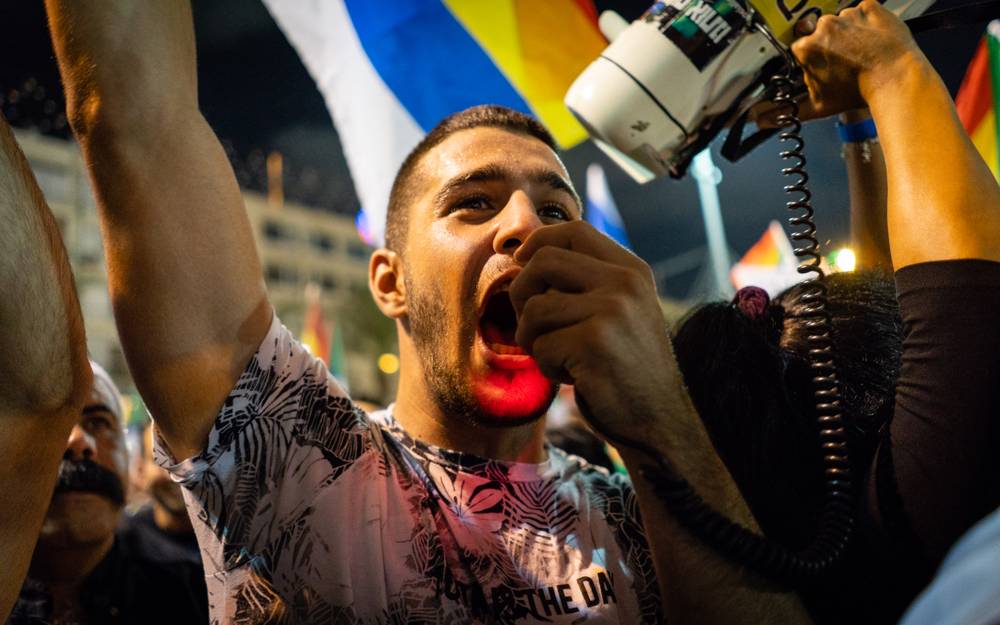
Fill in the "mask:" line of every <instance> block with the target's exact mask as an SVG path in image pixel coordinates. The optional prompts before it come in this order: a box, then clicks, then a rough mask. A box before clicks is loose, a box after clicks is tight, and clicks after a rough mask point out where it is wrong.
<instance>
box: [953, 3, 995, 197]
mask: <svg viewBox="0 0 1000 625" xmlns="http://www.w3.org/2000/svg"><path fill="white" fill-rule="evenodd" d="M998 101H1000V21H996V20H994V21H993V22H990V24H989V26H987V28H986V33H985V34H984V35H983V38H982V40H981V41H980V42H979V48H977V49H976V54H975V56H973V57H972V62H971V63H970V64H969V68H968V69H967V70H966V72H965V78H964V79H963V80H962V86H961V87H960V88H959V90H958V96H957V97H956V98H955V107H956V108H957V109H958V117H959V119H961V120H962V125H963V126H965V130H966V132H968V133H969V136H970V137H971V138H972V143H973V144H975V146H976V149H977V150H979V153H980V154H981V155H982V156H983V160H985V161H986V164H987V165H989V168H990V170H991V171H992V172H993V176H994V177H995V178H997V179H998V180H1000V153H998V152H997V145H998V140H997V130H998V128H997V116H996V104H997V102H998Z"/></svg>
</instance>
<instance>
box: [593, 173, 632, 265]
mask: <svg viewBox="0 0 1000 625" xmlns="http://www.w3.org/2000/svg"><path fill="white" fill-rule="evenodd" d="M583 215H584V218H585V219H586V220H587V221H588V222H589V223H590V225H592V226H594V227H595V228H597V229H598V230H600V231H601V232H603V233H604V234H606V235H608V236H609V237H611V238H612V239H614V240H615V241H618V243H619V244H620V245H621V246H622V247H624V248H626V249H632V246H631V245H630V244H629V242H628V233H626V232H625V222H624V221H622V216H621V214H620V213H619V212H618V207H617V206H615V200H614V198H613V197H611V189H609V188H608V179H607V177H606V176H605V175H604V168H603V167H601V166H600V165H598V164H597V163H591V164H590V166H589V167H587V199H586V208H585V209H584V212H583Z"/></svg>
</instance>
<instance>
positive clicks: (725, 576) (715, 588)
mask: <svg viewBox="0 0 1000 625" xmlns="http://www.w3.org/2000/svg"><path fill="white" fill-rule="evenodd" d="M668 379H669V380H670V382H668V383H667V384H665V385H664V393H663V400H664V402H665V405H664V408H665V414H669V417H666V416H665V417H663V418H661V419H655V420H650V421H649V424H648V430H646V431H644V432H643V435H644V437H643V438H644V441H645V442H646V443H653V448H654V449H656V450H658V451H659V453H660V455H661V456H662V457H665V458H669V459H670V461H671V463H672V464H673V466H674V469H675V470H676V471H677V472H678V474H680V475H683V476H684V477H685V478H686V479H687V480H688V482H689V483H691V485H692V487H693V488H694V490H695V492H697V493H698V494H699V495H700V496H701V497H702V498H703V499H704V500H705V501H706V502H707V503H708V504H709V505H711V506H712V507H713V508H714V509H716V510H718V511H719V512H721V513H722V514H724V515H725V516H726V517H728V518H729V519H731V520H732V521H734V522H736V523H739V524H740V525H742V526H743V527H746V528H748V529H750V530H752V531H754V532H755V533H758V534H759V533H761V530H760V527H759V526H758V524H757V521H756V519H755V518H754V517H753V514H752V513H751V512H750V508H749V507H748V506H747V504H746V502H745V501H744V499H743V497H742V495H741V493H740V491H739V488H738V487H737V486H736V482H735V481H734V480H733V478H732V475H730V473H729V471H728V470H727V469H726V466H725V464H723V462H722V460H721V459H720V458H719V456H718V454H717V453H716V452H715V448H714V446H713V445H712V441H711V440H710V438H709V436H708V432H707V431H706V430H705V427H704V426H703V425H702V422H701V419H700V418H699V417H698V413H697V411H696V410H695V408H694V406H693V404H692V403H691V400H690V397H689V396H688V393H687V390H686V389H685V388H684V385H683V383H682V382H681V375H680V373H679V371H678V370H677V367H676V364H675V365H674V368H673V372H672V375H670V376H668ZM618 449H619V451H620V452H621V454H622V458H623V459H624V460H625V465H626V467H627V468H628V470H629V474H630V475H631V476H632V478H633V484H634V486H635V490H636V495H637V497H638V499H639V507H640V509H641V511H642V517H643V526H644V527H645V529H646V535H647V537H648V539H649V542H650V547H651V548H652V551H653V558H654V562H655V565H656V573H657V577H658V580H659V582H660V593H661V596H662V597H663V604H664V607H665V608H666V611H667V622H669V623H681V624H683V623H705V624H716V623H717V624H719V625H722V624H725V623H734V622H737V621H738V622H739V623H742V624H745V625H751V624H754V623H761V624H764V623H783V624H785V625H795V624H807V623H811V620H810V619H809V616H808V614H807V613H806V611H805V608H804V607H803V606H802V603H801V601H800V600H799V598H798V595H796V594H795V593H794V592H792V591H790V590H789V589H788V588H786V587H779V586H776V585H773V584H770V583H768V582H767V581H766V580H763V579H760V578H757V577H755V576H754V575H753V574H751V573H749V572H747V571H745V570H743V569H741V568H740V567H738V566H735V565H733V564H732V563H731V562H729V561H727V560H725V559H723V558H722V557H721V556H719V555H718V554H717V553H715V552H714V551H713V550H712V549H710V548H709V547H707V546H705V545H704V544H703V543H701V542H700V541H699V540H698V539H696V538H695V537H693V536H692V535H691V533H690V532H689V531H688V530H686V529H685V528H683V527H681V526H680V525H679V524H678V523H677V521H676V520H675V519H674V516H673V513H672V512H671V511H670V508H669V507H668V506H667V505H666V504H665V503H664V502H663V500H662V499H660V497H659V496H658V495H657V494H656V493H655V492H654V489H653V485H652V484H650V483H649V482H648V481H647V480H646V479H645V478H644V477H642V475H641V473H640V467H641V466H643V465H652V464H654V463H655V461H656V459H655V458H648V457H645V456H644V454H643V452H641V451H639V450H636V449H634V448H630V447H627V446H620V447H619V448H618ZM693 572H697V574H692V573H693Z"/></svg>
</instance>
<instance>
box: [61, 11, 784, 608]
mask: <svg viewBox="0 0 1000 625" xmlns="http://www.w3.org/2000/svg"><path fill="white" fill-rule="evenodd" d="M46 4H47V6H48V10H49V16H50V22H51V29H52V34H53V39H54V42H55V47H56V51H57V55H58V58H59V62H60V67H61V70H62V75H63V80H64V82H65V85H66V88H67V96H68V105H69V114H70V117H71V120H72V123H73V127H74V130H75V132H76V133H77V136H78V137H79V139H80V143H81V145H82V147H83V150H84V154H85V157H86V159H87V161H88V163H89V165H90V171H91V173H92V175H93V178H94V183H95V187H96V189H97V194H98V201H99V207H100V213H101V219H102V224H103V232H104V235H105V242H106V248H107V258H108V274H109V281H110V288H111V295H112V299H113V302H114V307H115V315H116V318H117V321H118V326H119V331H120V334H121V338H122V342H123V346H124V348H125V351H126V354H127V357H128V361H129V366H130V368H131V370H132V372H133V375H134V378H135V381H136V384H137V386H138V387H139V389H140V391H141V392H142V394H143V397H144V399H145V401H146V404H147V405H148V406H149V409H150V411H151V413H152V414H153V417H154V418H155V420H156V424H157V428H158V431H159V433H160V435H161V441H160V442H161V445H162V451H163V454H162V462H163V463H164V464H165V465H167V466H168V468H169V470H170V471H171V472H172V474H173V475H174V477H175V479H177V480H178V481H180V482H181V484H182V485H183V486H184V487H185V493H186V497H187V500H188V505H189V509H190V510H191V512H192V515H193V516H194V517H195V521H194V523H195V530H196V532H197V533H198V537H199V542H200V545H201V549H202V555H203V559H204V561H205V569H206V570H205V573H206V576H207V579H208V584H209V595H210V598H209V602H210V606H211V611H212V618H213V622H218V623H234V624H235V623H240V624H244V623H246V624H250V623H265V622H266V623H319V622H324V623H327V622H337V623H467V622H491V623H527V622H540V621H544V622H555V623H570V622H576V621H580V620H587V621H588V622H595V623H597V622H600V623H629V624H632V623H656V622H660V621H661V620H662V619H663V612H664V611H665V613H666V615H667V617H669V620H671V621H672V622H675V623H679V622H694V621H697V622H699V623H731V622H737V621H738V622H741V623H753V622H770V623H773V622H782V623H791V622H797V621H798V620H799V619H800V618H802V612H801V608H800V606H799V604H798V602H797V600H796V599H795V597H794V595H791V594H788V593H781V592H778V591H776V590H775V589H774V588H771V587H768V586H766V585H764V584H762V583H760V580H755V582H756V583H748V582H749V581H750V580H748V575H747V574H746V573H745V572H743V571H740V570H738V569H737V568H735V567H732V566H730V565H729V564H727V563H726V562H724V561H722V560H721V559H720V558H718V557H717V556H716V555H714V554H713V553H711V552H710V551H708V550H707V549H705V548H704V547H702V546H700V545H699V544H697V543H696V541H694V540H693V539H691V538H690V537H689V536H688V535H687V534H685V533H684V532H683V531H682V530H681V529H680V528H679V527H678V526H677V525H676V524H675V522H674V521H673V519H672V518H671V516H670V514H669V512H668V510H667V509H666V508H665V507H664V506H663V504H662V503H661V502H660V501H659V500H657V498H656V496H655V495H654V494H653V493H652V491H651V489H650V486H649V485H648V484H646V483H644V482H643V481H641V480H640V481H637V482H636V484H635V485H634V487H633V484H632V483H630V482H629V480H628V479H624V478H620V477H610V476H608V475H607V474H606V473H604V472H602V471H599V470H597V469H594V468H591V467H589V466H587V465H586V464H584V463H581V462H580V461H579V460H578V459H576V458H573V457H569V456H567V455H566V454H564V453H562V452H560V451H559V450H558V449H554V448H552V447H548V446H546V444H545V442H544V439H543V430H544V423H543V422H542V419H541V417H542V415H543V414H544V413H545V411H546V409H547V408H548V406H549V403H550V402H551V401H552V399H553V396H554V392H555V384H556V382H559V381H561V382H572V383H573V384H574V385H575V388H576V392H577V394H578V397H579V398H580V400H581V402H582V403H583V404H585V405H586V407H587V416H588V418H589V419H590V420H591V422H592V424H593V425H594V426H595V427H596V428H597V429H598V430H599V431H601V432H603V433H605V434H606V435H608V436H609V437H611V438H612V439H614V438H640V437H641V438H642V439H643V440H644V441H645V442H646V443H647V444H649V445H651V446H652V447H653V448H655V449H656V450H657V451H658V452H659V453H660V454H662V455H664V456H667V457H669V458H670V460H671V462H672V463H673V465H674V466H675V467H676V468H677V470H678V471H680V472H681V473H683V474H684V475H685V476H686V477H687V479H688V480H689V481H690V482H692V483H693V484H694V486H695V487H696V488H697V489H698V491H699V492H700V494H701V495H702V496H703V497H704V498H705V499H706V500H708V501H709V502H710V503H712V504H713V505H714V506H715V507H716V508H718V509H720V510H722V511H723V512H724V513H725V514H727V515H729V516H730V517H731V518H734V519H736V520H737V521H739V522H741V523H743V524H745V525H747V526H748V527H756V525H755V523H754V520H753V518H752V516H751V515H750V514H749V512H748V510H747V508H746V506H745V504H744V503H743V501H742V500H741V498H740V497H739V493H738V490H737V489H736V487H735V485H734V483H733V481H732V479H731V477H730V476H729V474H728V473H727V472H726V469H725V467H724V465H723V464H722V463H721V461H720V460H719V458H718V457H717V456H716V454H715V452H714V450H713V448H712V445H711V442H710V440H709V438H708V436H707V434H706V433H705V430H704V428H703V427H702V425H701V423H700V421H699V420H698V418H697V415H696V414H695V413H694V411H693V410H692V409H691V407H690V403H689V401H688V400H687V396H686V395H685V393H684V391H683V387H682V384H681V382H680V377H679V374H678V372H677V367H676V364H675V362H674V359H673V354H672V351H671V347H670V341H669V336H668V333H667V329H666V327H665V324H664V321H663V319H662V316H661V313H660V308H659V305H658V302H657V297H656V291H655V287H654V283H653V280H652V276H651V272H650V270H649V268H648V267H647V266H646V265H645V263H643V262H642V261H641V260H640V259H638V258H637V257H635V256H633V255H632V254H630V253H629V252H627V251H626V250H624V249H623V248H621V247H619V246H618V245H616V244H615V243H614V242H612V241H611V240H609V239H607V238H606V237H604V236H602V235H600V234H599V233H597V232H596V231H595V230H593V229H592V228H591V227H589V226H588V225H586V224H585V223H584V222H582V221H581V206H580V202H579V198H578V197H577V195H576V193H575V192H574V190H573V188H572V186H571V184H570V181H569V176H568V175H567V173H566V169H565V168H564V167H563V165H562V163H561V162H560V160H559V158H558V156H557V155H556V152H555V150H554V145H553V142H552V139H551V137H550V136H549V134H548V133H547V132H546V131H545V130H544V128H542V127H541V126H540V125H539V124H538V123H537V122H536V121H535V120H533V119H531V118H529V117H527V116H524V115H522V114H519V113H516V112H514V111H510V110H507V109H503V108H499V107H477V108H474V109H470V110H468V111H464V112H462V113H459V114H457V115H455V116H453V117H451V118H449V119H446V120H444V121H443V122H442V123H441V125H439V126H438V127H437V128H436V129H435V130H434V131H432V132H431V133H430V134H429V135H428V136H427V138H426V139H425V140H424V141H423V142H422V143H421V144H420V145H419V146H418V147H417V148H416V149H415V150H414V152H413V153H412V154H411V155H410V157H409V158H408V159H407V161H406V163H405V164H404V165H403V167H402V168H401V170H400V172H399V175H398V176H397V179H396V181H395V184H394V189H393V193H392V199H391V206H390V207H389V211H388V212H389V218H388V223H387V230H388V241H387V247H386V248H385V249H380V250H377V251H376V252H374V254H373V255H372V258H371V263H370V276H369V285H370V288H371V292H372V295H373V297H374V298H375V301H376V302H377V304H378V306H379V307H380V309H381V310H382V312H384V313H385V314H386V315H387V316H389V317H390V318H392V319H394V320H395V321H396V325H397V329H398V337H399V348H400V357H401V362H402V365H401V370H400V381H399V391H398V395H397V398H396V402H395V404H394V405H393V406H391V407H390V408H389V409H388V410H386V411H385V412H382V413H379V414H376V415H373V416H372V417H370V418H369V417H368V416H366V415H365V413H364V412H362V411H361V410H359V409H357V408H355V407H354V406H353V405H352V403H351V401H350V400H349V399H348V397H347V396H346V395H345V394H344V392H343V390H342V389H341V388H340V387H339V386H338V385H337V383H336V382H335V381H334V379H333V378H332V377H331V376H330V375H329V373H328V372H327V370H326V369H325V367H324V366H323V364H322V363H321V362H320V361H318V360H317V359H315V358H312V357H311V356H310V355H309V354H308V352H307V351H306V350H305V349H304V348H303V347H302V346H301V345H299V344H298V343H297V342H296V341H295V340H294V338H293V337H292V336H291V334H290V333H289V332H288V330H286V329H285V328H284V327H283V326H282V325H281V322H280V321H279V320H278V319H277V318H275V316H274V314H273V312H272V308H271V306H270V304H269V302H268V300H267V294H266V291H265V288H264V282H263V280H262V276H261V270H260V265H259V261H258V259H257V254H256V251H255V248H254V242H253V237H252V233H251V230H250V226H249V222H248V220H247V218H246V215H245V213H244V207H243V205H242V200H241V196H240V192H239V189H238V187H237V184H236V179H235V177H234V175H233V172H232V171H231V170H230V167H229V164H228V162H227V159H226V157H225V154H224V152H223V150H222V148H221V146H220V145H219V142H218V140H217V139H216V137H215V136H214V134H213V132H212V130H211V129H210V128H209V126H208V124H207V123H206V121H205V119H204V118H203V117H202V115H201V113H200V112H199V109H198V98H197V81H196V70H195V45H194V33H193V28H192V20H191V14H190V7H189V6H188V3H186V2H180V1H178V0H115V1H113V2H102V3H92V2H77V1H75V0H48V1H47V3H46ZM621 451H622V455H623V457H624V459H625V461H626V464H627V465H628V466H629V467H632V468H635V467H637V466H638V464H639V463H642V462H647V461H648V459H646V458H644V457H643V455H642V454H641V453H640V452H638V451H636V450H633V449H629V448H627V447H623V448H622V449H621ZM640 508H641V511H642V519H645V521H643V520H642V519H641V518H640ZM658 589H659V590H658ZM661 591H662V592H661Z"/></svg>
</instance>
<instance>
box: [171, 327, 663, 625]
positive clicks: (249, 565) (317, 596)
mask: <svg viewBox="0 0 1000 625" xmlns="http://www.w3.org/2000/svg"><path fill="white" fill-rule="evenodd" d="M157 452H158V453H157V456H158V458H157V459H158V461H159V462H160V464H161V465H162V466H164V467H165V468H166V469H168V470H169V471H170V472H171V474H172V475H173V477H174V479H176V480H177V481H178V482H180V483H181V484H182V485H183V486H184V496H185V499H186V500H187V504H188V509H189V511H190V513H191V516H192V520H193V522H194V526H195V531H196V533H197V535H198V542H199V544H200V546H201V552H202V558H203V560H204V563H205V575H206V577H207V582H208V592H209V605H210V610H211V618H212V623H214V624H219V625H256V624H259V623H280V624H293V623H324V624H325V623H351V624H354V623H357V624H372V625H376V624H378V625H381V624H387V625H388V624H393V625H396V624H399V625H402V624H404V623H412V624H425V623H426V624H442V625H444V624H458V623H496V624H511V625H514V624H522V623H623V624H629V625H631V624H640V623H658V622H660V616H661V615H660V600H659V596H658V592H657V583H656V578H655V575H654V572H653V564H652V559H651V556H650V552H649V548H648V546H647V543H646V539H645V536H644V533H643V529H642V525H641V524H640V520H639V510H638V502H637V501H636V497H635V494H634V492H633V490H632V485H631V483H630V482H629V481H628V479H627V478H624V477H623V476H612V475H609V474H608V473H607V472H606V471H604V470H603V469H599V468H596V467H592V466H590V465H588V464H586V463H585V462H584V461H582V460H580V459H579V458H577V457H575V456H570V455H568V454H566V453H565V452H562V451H561V450H559V449H556V448H554V447H551V446H549V447H548V449H547V455H548V458H547V460H546V461H545V462H543V463H541V464H525V463H517V462H501V461H496V460H489V459H485V458H479V457H475V456H471V455H469V454H464V453H461V452H456V451H450V450H445V449H441V448H438V447H434V446H431V445H427V444H425V443H423V442H421V441H417V440H414V439H412V438H411V437H410V436H408V435H407V433H406V432H405V431H404V430H403V429H402V427H401V426H400V425H399V424H398V422H397V421H396V420H395V419H394V418H393V416H392V408H391V407H390V408H389V409H388V410H386V411H382V412H379V413H375V414H373V415H371V416H368V415H366V414H365V413H364V412H363V411H362V410H361V409H359V408H357V407H355V406H354V405H353V404H352V403H351V401H350V400H349V399H348V398H347V396H346V395H345V394H344V392H343V391H342V389H341V388H340V387H339V386H338V385H337V383H336V381H335V380H334V378H333V377H332V376H331V375H329V373H328V372H327V370H326V368H325V366H324V365H323V363H322V362H321V361H320V360H318V359H315V358H314V357H312V356H311V355H310V354H309V352H308V351H306V349H305V348H304V347H302V345H300V344H299V343H298V342H297V341H295V340H294V338H293V337H292V335H291V333H290V332H289V331H288V330H287V329H286V328H285V327H284V326H282V325H281V324H280V322H279V321H278V320H277V318H275V319H274V320H273V321H272V324H271V328H270V330H269V331H268V334H267V336H266V337H265V339H264V340H263V342H262V343H261V346H260V348H259V349H258V351H257V354H256V355H255V356H254V358H252V359H251V361H250V363H249V364H248V365H247V368H246V370H245V371H244V372H243V374H242V376H241V377H240V379H239V381H238V382H237V383H236V386H235V387H234V388H233V390H232V392H231V393H230V395H229V397H228V398H227V399H226V401H225V404H224V405H223V408H222V410H221V412H220V413H219V415H218V417H217V419H216V422H215V424H214V426H213V428H212V431H211V433H210V435H209V440H208V445H207V446H206V448H205V449H204V450H203V451H202V452H201V453H200V454H198V455H197V456H195V457H193V458H190V459H187V460H183V461H180V462H178V461H177V460H175V459H173V458H172V457H171V456H170V453H169V451H168V450H167V448H166V446H165V444H164V443H163V441H162V440H160V441H158V450H157Z"/></svg>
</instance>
